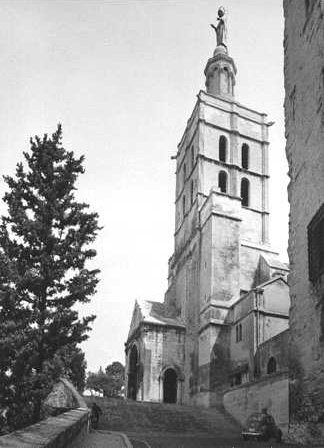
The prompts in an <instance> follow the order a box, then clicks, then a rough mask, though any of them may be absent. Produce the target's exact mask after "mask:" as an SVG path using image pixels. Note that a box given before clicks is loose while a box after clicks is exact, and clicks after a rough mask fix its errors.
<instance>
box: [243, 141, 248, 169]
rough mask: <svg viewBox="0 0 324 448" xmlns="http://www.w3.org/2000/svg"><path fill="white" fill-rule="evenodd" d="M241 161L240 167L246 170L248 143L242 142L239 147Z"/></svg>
mask: <svg viewBox="0 0 324 448" xmlns="http://www.w3.org/2000/svg"><path fill="white" fill-rule="evenodd" d="M241 163H242V168H244V169H246V170H248V169H249V145H247V144H246V143H243V145H242V148H241Z"/></svg>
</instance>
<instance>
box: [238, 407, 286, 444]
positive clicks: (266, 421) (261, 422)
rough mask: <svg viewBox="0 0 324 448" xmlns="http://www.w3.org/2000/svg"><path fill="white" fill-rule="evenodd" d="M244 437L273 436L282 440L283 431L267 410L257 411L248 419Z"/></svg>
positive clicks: (267, 437) (268, 437) (278, 440)
mask: <svg viewBox="0 0 324 448" xmlns="http://www.w3.org/2000/svg"><path fill="white" fill-rule="evenodd" d="M241 434H242V437H243V439H244V440H248V439H256V440H268V439H271V438H274V439H276V441H277V442H281V437H282V431H281V429H280V428H278V426H277V425H276V423H275V421H274V418H273V417H272V416H271V415H269V414H268V413H267V412H266V411H262V412H255V413H254V414H252V415H250V417H249V418H248V419H247V421H246V424H245V426H244V427H243V431H242V433H241Z"/></svg>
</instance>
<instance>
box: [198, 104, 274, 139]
mask: <svg viewBox="0 0 324 448" xmlns="http://www.w3.org/2000/svg"><path fill="white" fill-rule="evenodd" d="M208 106H209V104H208ZM216 109H219V110H223V109H221V108H216ZM223 111H224V112H227V113H230V114H234V115H239V114H236V112H230V111H226V110H223ZM239 116H240V115H239ZM242 118H245V117H242ZM246 119H247V118H246ZM249 121H252V122H254V120H252V119H250V120H249ZM199 123H203V124H205V125H206V126H210V127H212V128H214V129H218V130H220V131H223V132H228V133H229V134H234V135H238V136H239V137H242V138H243V139H245V140H250V141H252V142H257V143H261V144H262V145H270V143H269V141H268V140H263V139H261V138H256V137H252V136H251V135H247V134H242V132H240V131H238V130H237V129H229V128H226V127H224V126H219V125H218V124H216V123H211V122H209V121H207V120H205V119H204V118H199ZM255 123H257V122H255ZM259 124H260V123H259Z"/></svg>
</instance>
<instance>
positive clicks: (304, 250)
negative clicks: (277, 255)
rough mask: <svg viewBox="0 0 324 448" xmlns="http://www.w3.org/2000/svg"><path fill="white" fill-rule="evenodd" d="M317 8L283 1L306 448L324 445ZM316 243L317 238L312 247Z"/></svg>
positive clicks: (299, 388)
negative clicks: (316, 266) (314, 230)
mask: <svg viewBox="0 0 324 448" xmlns="http://www.w3.org/2000/svg"><path fill="white" fill-rule="evenodd" d="M323 7H324V5H323V2H322V1H320V0H305V1H304V0H303V1H301V0H284V15H285V39H284V51H285V66H284V70H285V94H286V97H285V120H286V139H287V143H286V154H287V159H288V163H289V176H290V184H289V187H288V195H289V202H290V222H289V258H290V267H291V274H290V276H289V284H290V291H291V312H290V359H289V363H290V365H289V369H290V385H289V387H290V390H289V393H290V403H289V404H290V437H291V439H292V440H293V441H296V442H302V443H305V444H308V445H309V444H311V443H313V442H315V443H322V444H323V443H324V423H323V422H324V375H323V372H324V355H323V353H324V332H323V328H324V327H323V322H324V320H323V316H324V277H323V275H317V276H316V278H315V279H312V280H310V278H311V277H312V267H311V265H310V264H309V257H311V256H312V253H311V250H310V245H309V239H308V236H309V235H308V229H309V225H310V223H311V221H312V219H313V218H314V216H315V215H316V213H317V212H318V210H319V209H320V207H321V206H322V204H323V202H324V175H323V173H324V151H323V141H324V127H323V126H324V119H323V117H324V115H323V114H324V105H323V96H324V71H323V68H324V31H323ZM322 225H323V224H322ZM321 245H323V242H322V243H321V242H320V241H318V242H317V244H315V248H316V247H321ZM315 255H316V254H315Z"/></svg>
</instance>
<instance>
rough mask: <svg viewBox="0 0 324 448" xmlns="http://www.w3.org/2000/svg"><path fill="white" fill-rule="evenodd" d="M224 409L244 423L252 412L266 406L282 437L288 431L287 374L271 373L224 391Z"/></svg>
mask: <svg viewBox="0 0 324 448" xmlns="http://www.w3.org/2000/svg"><path fill="white" fill-rule="evenodd" d="M223 404H224V407H225V410H226V411H227V412H228V413H229V414H231V415H232V416H233V417H234V419H235V420H236V421H237V422H238V423H240V424H241V425H244V424H245V422H246V419H247V418H248V417H249V415H250V414H252V413H253V412H260V411H261V409H262V408H264V407H266V408H267V409H268V412H269V414H271V415H272V416H273V417H274V419H275V421H276V424H277V425H278V426H279V427H280V429H281V430H282V432H283V435H284V437H285V436H286V435H287V431H288V419H289V412H288V374H287V373H282V374H278V375H271V376H269V377H268V378H265V379H262V380H260V381H257V382H254V383H245V384H242V385H240V386H237V387H235V388H232V389H230V390H228V391H227V392H225V393H224V396H223Z"/></svg>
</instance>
